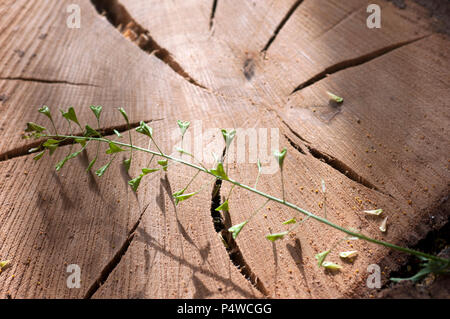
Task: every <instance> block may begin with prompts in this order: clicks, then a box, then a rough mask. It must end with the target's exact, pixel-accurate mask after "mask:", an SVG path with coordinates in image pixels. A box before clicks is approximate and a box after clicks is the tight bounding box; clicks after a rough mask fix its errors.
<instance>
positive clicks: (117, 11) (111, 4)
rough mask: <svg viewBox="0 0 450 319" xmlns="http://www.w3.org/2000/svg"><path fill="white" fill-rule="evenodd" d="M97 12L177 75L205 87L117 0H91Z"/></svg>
mask: <svg viewBox="0 0 450 319" xmlns="http://www.w3.org/2000/svg"><path fill="white" fill-rule="evenodd" d="M91 3H92V4H93V5H94V6H95V8H96V10H97V12H98V13H99V14H101V15H104V16H106V18H107V20H108V21H109V22H110V23H111V24H112V25H113V26H114V27H115V28H116V29H117V30H118V31H119V32H120V33H121V34H122V35H123V36H124V37H125V38H127V39H129V40H130V41H131V42H133V43H134V44H136V45H137V46H138V47H139V48H140V49H141V50H143V51H145V52H147V53H148V54H154V55H155V56H156V57H157V58H158V59H160V60H161V61H163V62H164V63H165V64H167V65H168V66H169V67H170V68H171V69H172V70H173V71H175V72H176V73H177V74H178V75H180V76H182V77H183V78H184V79H185V80H187V81H189V82H190V83H192V84H194V85H196V86H198V87H201V88H202V89H206V88H205V87H204V86H203V85H201V84H199V83H198V82H197V81H196V80H194V79H193V78H192V77H191V76H190V75H189V74H188V73H187V72H186V71H185V70H184V69H183V68H182V66H181V65H180V64H179V63H178V62H177V61H175V59H174V58H173V57H172V55H171V54H170V52H169V51H168V50H167V49H165V48H163V47H161V46H160V45H159V44H158V43H157V42H156V41H155V40H154V39H153V38H152V36H151V35H150V32H149V31H148V30H146V29H144V27H142V26H141V25H140V24H139V23H137V22H136V21H135V20H134V19H133V17H132V16H131V15H130V13H129V12H128V11H127V9H126V8H125V7H124V6H123V5H122V4H121V3H120V2H119V1H118V0H91Z"/></svg>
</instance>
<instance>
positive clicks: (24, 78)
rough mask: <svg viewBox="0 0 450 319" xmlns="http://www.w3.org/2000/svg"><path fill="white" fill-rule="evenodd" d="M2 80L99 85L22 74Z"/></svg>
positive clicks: (3, 77)
mask: <svg viewBox="0 0 450 319" xmlns="http://www.w3.org/2000/svg"><path fill="white" fill-rule="evenodd" d="M0 80H9V81H24V82H37V83H45V84H67V85H75V86H91V87H99V86H98V85H95V84H90V83H83V82H71V81H65V80H49V79H39V78H33V77H21V76H2V77H0Z"/></svg>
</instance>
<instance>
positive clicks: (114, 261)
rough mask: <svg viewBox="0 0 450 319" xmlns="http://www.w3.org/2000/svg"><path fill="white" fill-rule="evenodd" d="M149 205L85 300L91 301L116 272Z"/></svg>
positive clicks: (93, 284) (87, 293) (90, 288)
mask: <svg viewBox="0 0 450 319" xmlns="http://www.w3.org/2000/svg"><path fill="white" fill-rule="evenodd" d="M149 205H150V204H147V206H145V208H144V209H143V210H142V212H141V214H140V216H139V218H138V220H137V221H136V223H135V224H134V225H133V227H132V228H131V229H130V231H129V232H128V236H127V238H126V239H125V241H124V242H123V244H122V246H121V247H120V248H119V250H118V251H117V252H116V253H115V254H114V256H113V258H112V259H111V260H110V261H109V262H108V263H107V264H106V265H105V267H104V268H103V269H102V271H101V273H100V276H99V277H98V278H97V279H96V280H95V281H94V282H93V283H92V285H91V287H89V289H88V290H87V292H86V294H85V295H84V299H90V298H91V297H92V296H93V295H94V294H95V293H96V292H97V290H98V289H99V288H100V287H101V286H102V285H103V284H104V283H105V282H106V280H107V279H108V277H109V275H110V274H111V273H112V272H113V271H114V269H116V267H117V265H118V264H119V263H120V261H121V260H122V258H123V256H124V255H125V254H126V253H127V251H128V248H129V247H130V245H131V243H132V241H133V239H134V236H135V235H136V229H137V228H138V227H139V224H140V223H141V220H142V216H144V213H145V211H146V210H147V208H148V206H149Z"/></svg>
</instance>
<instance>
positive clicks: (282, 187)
mask: <svg viewBox="0 0 450 319" xmlns="http://www.w3.org/2000/svg"><path fill="white" fill-rule="evenodd" d="M280 170H281V191H282V193H283V202H284V201H285V200H286V198H285V197H284V175H283V169H282V168H281V169H280Z"/></svg>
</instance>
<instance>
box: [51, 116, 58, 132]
mask: <svg viewBox="0 0 450 319" xmlns="http://www.w3.org/2000/svg"><path fill="white" fill-rule="evenodd" d="M50 122H52V126H53V129H54V130H55V134H56V136H59V134H58V130H57V129H56V126H55V122H53V119H52V118H51V117H50Z"/></svg>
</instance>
